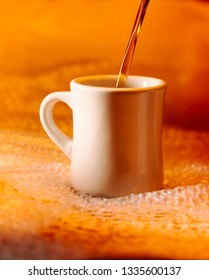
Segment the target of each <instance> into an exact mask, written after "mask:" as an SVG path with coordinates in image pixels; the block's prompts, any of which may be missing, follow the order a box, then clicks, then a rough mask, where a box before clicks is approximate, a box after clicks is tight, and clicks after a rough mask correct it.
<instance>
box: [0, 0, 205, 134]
mask: <svg viewBox="0 0 209 280" xmlns="http://www.w3.org/2000/svg"><path fill="white" fill-rule="evenodd" d="M139 4H140V1H137V0H131V1H130V0H111V1H107V0H106V1H104V0H103V1H102V0H100V1H96V0H70V1H67V0H59V1H58V0H30V1H27V0H20V1H17V0H8V1H1V9H0V34H1V44H0V76H1V79H0V92H1V102H0V127H1V128H3V129H4V128H9V129H13V130H21V131H24V130H27V131H31V132H32V131H38V132H40V133H44V132H43V130H42V128H41V125H40V122H39V116H38V111H39V106H40V103H41V100H42V99H43V98H44V97H45V96H46V95H47V94H49V93H50V92H53V91H58V90H68V89H69V82H70V80H71V79H73V78H75V77H77V76H82V75H91V74H103V73H106V74H117V73H118V71H119V68H120V64H121V61H122V57H123V55H124V52H125V49H126V46H127V42H128V39H129V36H130V32H131V29H132V25H133V22H134V19H135V16H136V12H137V10H138V6H139ZM208 30H209V2H208V1H195V0H182V1H178V0H151V1H150V4H149V8H148V11H147V15H146V17H145V20H144V23H143V27H142V30H141V34H140V36H139V40H138V44H137V48H136V52H135V56H134V60H133V64H132V68H131V74H133V75H150V76H155V77H158V78H162V79H164V80H166V81H167V83H168V90H167V96H166V101H165V114H164V120H165V123H172V124H175V125H178V126H183V127H192V128H197V129H209V89H208V78H209V36H208ZM55 113H56V114H57V119H58V121H59V122H60V125H61V126H62V123H63V129H66V126H64V122H66V117H69V116H70V117H71V112H70V110H69V109H67V108H65V107H64V105H63V106H62V107H59V106H57V109H56V112H55Z"/></svg>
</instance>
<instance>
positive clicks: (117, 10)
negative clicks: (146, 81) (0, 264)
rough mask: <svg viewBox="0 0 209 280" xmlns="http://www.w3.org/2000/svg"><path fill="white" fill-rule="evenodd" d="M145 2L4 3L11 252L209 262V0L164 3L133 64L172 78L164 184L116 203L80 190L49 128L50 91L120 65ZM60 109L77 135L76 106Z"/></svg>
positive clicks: (6, 252)
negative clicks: (44, 120)
mask: <svg viewBox="0 0 209 280" xmlns="http://www.w3.org/2000/svg"><path fill="white" fill-rule="evenodd" d="M138 5H139V3H138V1H128V0H122V1H119V0H114V1H93V0H89V1H87V0H79V1H78V0H75V1H64V0H62V1H50V0H32V1H26V0H23V1H15V0H13V1H12V0H8V1H6V2H5V3H4V4H1V11H0V13H1V16H0V34H1V44H0V75H1V80H0V92H1V102H0V143H1V150H0V166H1V168H0V205H1V206H0V247H1V250H0V258H1V259H21V258H22V259H31V258H36V259H47V258H48V259H53V258H54V259H63V258H64V259H81V258H139V259H143V258H154V259H156V258H160V259H161V258H165V259H173V258H176V259H208V258H209V245H208V244H209V231H208V229H209V216H208V213H209V198H208V191H209V140H208V139H209V138H208V136H209V132H208V131H205V132H203V131H200V130H199V129H200V128H206V129H207V128H208V127H209V97H208V96H209V95H208V85H207V77H208V71H209V70H208V69H209V68H208V63H207V61H208V52H207V49H208V47H209V46H208V45H209V42H208V36H206V34H207V32H208V25H209V19H208V8H209V5H208V4H207V2H203V1H200V2H196V1H181V2H180V1H175V0H168V1H156V0H153V1H152V3H150V7H149V10H148V11H149V13H148V14H147V17H146V20H145V22H144V26H143V29H142V34H141V35H140V38H139V40H141V41H139V45H138V46H137V50H136V55H135V57H134V61H133V66H132V70H131V73H132V74H141V75H151V76H156V77H160V78H163V79H165V80H166V81H167V82H168V91H167V96H166V104H165V122H166V123H167V124H168V125H166V126H164V131H163V149H164V165H165V183H164V186H162V190H159V192H156V193H148V194H144V195H142V196H141V195H138V196H137V195H135V196H130V197H124V198H121V199H109V200H107V199H103V198H91V197H87V196H85V195H82V194H78V193H76V192H75V191H74V190H72V189H71V187H70V183H69V167H70V162H69V160H68V159H67V158H66V157H65V156H64V155H63V154H62V152H61V151H59V150H58V148H57V147H55V145H54V144H53V143H52V142H51V140H50V139H48V138H47V136H46V134H45V133H44V131H43V129H42V127H41V125H40V121H39V115H38V111H39V106H40V103H41V100H42V99H43V98H44V97H45V96H46V95H47V94H49V93H50V92H53V91H59V90H68V89H69V81H70V80H71V79H73V78H74V77H77V76H82V75H91V74H103V73H111V74H115V73H117V72H118V70H119V66H120V62H121V59H122V56H123V53H124V50H125V47H126V44H127V39H128V36H129V34H130V30H131V25H132V23H133V21H134V18H135V14H136V11H137V9H138ZM185 14H187V16H185ZM177 19H178V20H177ZM55 116H56V120H57V123H58V125H59V127H60V128H61V129H62V130H63V131H64V132H65V133H67V134H69V135H72V113H71V112H70V111H69V109H68V108H66V107H65V106H62V105H57V107H56V109H55ZM170 123H173V124H178V125H182V126H184V127H185V126H186V127H195V129H198V130H195V129H193V130H189V129H185V128H182V127H175V126H171V124H170ZM14 233H15V234H14ZM191 244H192V246H191Z"/></svg>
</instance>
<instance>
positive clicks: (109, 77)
mask: <svg viewBox="0 0 209 280" xmlns="http://www.w3.org/2000/svg"><path fill="white" fill-rule="evenodd" d="M117 78H118V75H109V74H107V75H105V74H103V75H88V76H81V77H77V78H75V79H73V80H72V81H71V82H70V85H71V86H72V85H74V86H77V87H78V86H79V88H84V89H85V88H88V89H89V88H91V89H95V90H111V91H116V92H117V91H120V92H129V91H131V92H133V91H137V92H139V91H148V90H155V89H160V88H164V87H166V86H167V83H166V82H165V81H164V80H162V79H160V78H157V77H150V76H141V75H129V76H128V81H130V80H139V79H141V80H144V82H145V83H144V86H142V87H137V86H136V87H135V86H133V87H131V86H130V87H124V88H123V87H118V88H117V87H112V86H98V85H94V84H87V81H90V82H93V81H96V80H97V82H98V81H101V82H102V81H104V80H114V81H115V82H116V81H117ZM148 80H153V81H155V83H156V84H154V85H146V82H148ZM85 82H86V83H85Z"/></svg>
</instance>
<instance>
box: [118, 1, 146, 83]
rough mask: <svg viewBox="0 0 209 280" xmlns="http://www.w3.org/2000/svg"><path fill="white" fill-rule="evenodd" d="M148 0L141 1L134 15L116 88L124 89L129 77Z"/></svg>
mask: <svg viewBox="0 0 209 280" xmlns="http://www.w3.org/2000/svg"><path fill="white" fill-rule="evenodd" d="M149 2H150V0H142V1H141V4H140V6H139V10H138V12H137V15H136V19H135V22H134V25H133V29H132V32H131V36H130V39H129V42H128V46H127V48H126V52H125V55H124V57H123V61H122V64H121V67H120V71H119V75H118V79H117V84H116V87H124V86H125V84H126V81H127V78H128V75H129V71H130V68H131V63H132V60H133V56H134V51H135V48H136V43H137V39H138V36H139V32H140V30H141V26H142V23H143V20H144V16H145V14H146V11H147V7H148V5H149Z"/></svg>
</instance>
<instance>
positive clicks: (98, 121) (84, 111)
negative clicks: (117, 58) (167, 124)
mask: <svg viewBox="0 0 209 280" xmlns="http://www.w3.org/2000/svg"><path fill="white" fill-rule="evenodd" d="M116 80H117V76H112V75H100V76H87V77H81V78H76V79H74V80H73V81H71V83H70V87H71V91H68V92H54V93H51V94H49V95H48V96H46V98H45V99H44V100H43V102H42V104H41V107H40V119H41V123H42V125H43V128H44V129H45V131H46V133H47V134H48V136H49V137H50V138H51V139H52V140H53V141H54V143H55V144H56V145H57V146H58V147H59V148H60V149H61V150H62V151H63V152H64V153H65V154H66V155H67V156H68V157H69V158H70V159H71V168H70V178H71V184H72V186H73V187H74V188H75V189H76V190H78V191H81V192H84V193H88V194H91V195H94V196H105V197H116V196H123V195H128V194H132V193H141V192H145V191H153V190H157V189H159V188H161V187H162V185H163V160H162V116H163V104H164V95H165V91H166V83H165V82H164V81H163V80H160V79H157V78H150V77H140V76H129V78H128V81H127V85H126V87H125V88H116V87H115V85H116ZM60 101H61V102H64V103H66V104H67V105H68V106H69V107H70V108H71V109H72V111H73V139H71V138H69V137H67V136H66V135H64V134H63V133H62V132H61V131H60V130H59V128H58V127H57V126H56V124H55V122H54V118H53V113H52V111H53V107H54V106H55V104H56V103H57V102H60Z"/></svg>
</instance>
